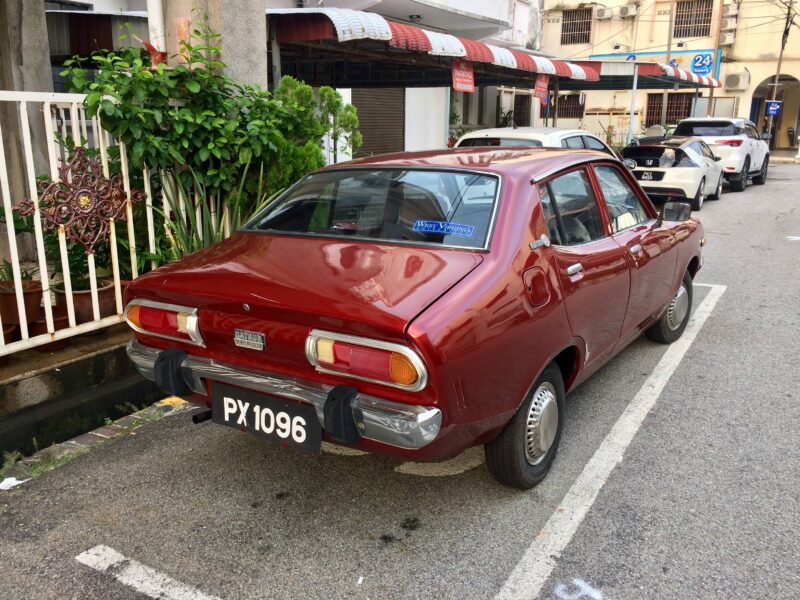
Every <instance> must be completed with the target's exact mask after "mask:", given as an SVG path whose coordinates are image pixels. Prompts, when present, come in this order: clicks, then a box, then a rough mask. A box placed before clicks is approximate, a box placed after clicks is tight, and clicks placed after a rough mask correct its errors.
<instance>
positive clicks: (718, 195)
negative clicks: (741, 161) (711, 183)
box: [706, 175, 722, 200]
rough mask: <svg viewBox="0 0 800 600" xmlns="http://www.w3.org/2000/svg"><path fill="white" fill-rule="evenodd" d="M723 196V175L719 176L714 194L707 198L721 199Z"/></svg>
mask: <svg viewBox="0 0 800 600" xmlns="http://www.w3.org/2000/svg"><path fill="white" fill-rule="evenodd" d="M721 197H722V175H720V176H719V181H718V182H717V189H716V190H714V193H713V194H710V195H709V196H708V198H706V199H707V200H719V199H720V198H721Z"/></svg>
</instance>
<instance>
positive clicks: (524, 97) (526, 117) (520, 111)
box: [514, 94, 531, 127]
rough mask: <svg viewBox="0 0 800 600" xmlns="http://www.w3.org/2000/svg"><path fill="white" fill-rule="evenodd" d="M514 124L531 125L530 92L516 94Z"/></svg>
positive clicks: (520, 125) (518, 125) (519, 125)
mask: <svg viewBox="0 0 800 600" xmlns="http://www.w3.org/2000/svg"><path fill="white" fill-rule="evenodd" d="M514 125H516V126H517V127H530V125H531V97H530V95H529V94H516V95H515V96H514Z"/></svg>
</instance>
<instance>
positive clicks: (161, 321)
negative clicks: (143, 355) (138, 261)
mask: <svg viewBox="0 0 800 600" xmlns="http://www.w3.org/2000/svg"><path fill="white" fill-rule="evenodd" d="M125 320H126V321H127V322H128V325H130V326H131V328H132V329H133V330H134V331H137V332H139V333H143V334H145V335H152V336H153V337H159V338H164V339H166V340H173V341H176V342H185V343H187V344H193V345H195V346H203V345H204V344H203V336H202V335H200V328H199V324H198V317H197V309H196V308H190V307H187V306H177V305H175V304H164V303H162V302H154V301H152V300H143V299H137V300H132V301H131V302H130V303H128V306H126V307H125Z"/></svg>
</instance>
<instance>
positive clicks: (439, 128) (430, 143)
mask: <svg viewBox="0 0 800 600" xmlns="http://www.w3.org/2000/svg"><path fill="white" fill-rule="evenodd" d="M447 92H448V89H447V88H406V125H405V127H406V129H405V137H406V150H429V149H432V148H446V147H447V127H448V123H447V121H448V118H447V117H448V100H447Z"/></svg>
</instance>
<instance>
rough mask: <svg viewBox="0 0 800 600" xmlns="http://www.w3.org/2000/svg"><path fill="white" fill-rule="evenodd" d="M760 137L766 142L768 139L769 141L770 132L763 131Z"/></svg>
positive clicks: (770, 137)
mask: <svg viewBox="0 0 800 600" xmlns="http://www.w3.org/2000/svg"><path fill="white" fill-rule="evenodd" d="M761 139H762V140H764V141H765V142H768V141H770V140H771V139H772V134H771V133H767V132H766V131H765V132H764V133H762V134H761Z"/></svg>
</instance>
